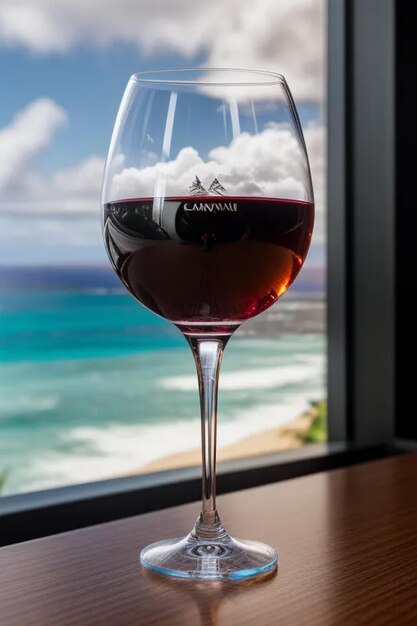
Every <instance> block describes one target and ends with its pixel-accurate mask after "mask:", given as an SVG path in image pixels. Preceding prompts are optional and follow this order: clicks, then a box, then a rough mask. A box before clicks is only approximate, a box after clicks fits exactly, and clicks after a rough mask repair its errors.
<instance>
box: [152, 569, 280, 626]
mask: <svg viewBox="0 0 417 626" xmlns="http://www.w3.org/2000/svg"><path fill="white" fill-rule="evenodd" d="M143 575H144V576H145V578H146V580H147V581H148V582H149V583H150V584H152V585H154V586H155V585H157V586H159V587H160V589H161V593H162V592H168V591H169V590H171V592H174V593H177V592H178V593H180V594H183V595H184V596H185V597H188V598H190V599H191V600H192V601H193V602H194V603H195V605H196V607H197V610H198V613H199V616H200V625H201V626H216V624H217V623H218V613H219V608H220V605H221V604H222V602H224V601H225V600H226V599H227V600H231V599H232V598H233V599H236V598H237V597H238V596H239V595H240V594H241V593H244V594H245V596H246V597H247V595H248V594H250V593H251V592H254V591H256V590H259V588H260V587H264V586H265V585H268V584H271V583H272V580H273V579H274V578H275V577H276V576H277V570H273V571H272V572H267V573H266V574H264V575H263V576H258V577H256V578H253V579H250V578H248V579H246V580H242V581H210V582H209V583H207V581H197V580H195V581H190V580H189V579H181V578H168V577H162V576H160V575H158V574H155V573H153V572H151V571H149V570H145V569H144V570H143ZM184 620H185V616H184ZM184 623H186V622H185V621H184Z"/></svg>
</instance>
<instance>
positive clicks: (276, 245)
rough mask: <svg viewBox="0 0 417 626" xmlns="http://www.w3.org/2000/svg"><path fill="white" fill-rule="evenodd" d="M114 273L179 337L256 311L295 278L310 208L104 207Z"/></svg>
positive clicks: (247, 203) (227, 202) (223, 199)
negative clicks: (180, 333) (176, 328)
mask: <svg viewBox="0 0 417 626" xmlns="http://www.w3.org/2000/svg"><path fill="white" fill-rule="evenodd" d="M103 220H104V221H103V226H104V239H105V244H106V248H107V251H108V254H109V257H110V260H111V262H112V265H113V267H114V269H115V270H116V272H117V274H118V275H119V277H120V279H121V280H122V282H123V283H124V285H125V286H126V287H127V288H128V289H129V291H130V292H131V293H132V294H133V295H134V296H135V297H136V298H137V300H139V302H141V303H142V304H144V305H145V306H146V307H148V308H149V309H151V310H152V311H154V312H155V313H157V314H158V315H161V316H162V317H164V318H166V319H168V320H170V321H172V322H174V323H175V324H177V325H178V326H179V327H180V328H181V329H182V330H183V331H184V332H192V333H199V332H207V330H209V329H213V332H215V331H216V330H218V331H219V332H221V331H222V329H224V328H227V327H228V326H236V325H239V324H240V323H241V322H242V321H244V320H246V319H248V318H250V317H253V316H254V315H257V314H258V313H261V312H262V311H264V310H265V309H267V308H268V307H269V306H271V305H272V304H273V303H274V302H275V301H276V300H277V299H278V298H279V296H281V295H282V294H283V293H285V291H286V290H287V289H288V287H289V286H290V284H291V283H292V281H293V280H294V278H295V277H296V276H297V274H298V272H299V270H300V268H301V266H302V264H303V262H304V259H305V256H306V254H307V251H308V247H309V244H310V240H311V234H312V228H313V220H314V205H313V204H312V203H309V202H301V201H296V200H283V199H277V198H251V197H237V196H184V197H175V198H174V197H172V198H143V199H140V198H136V199H128V200H120V201H117V202H110V203H108V204H106V205H105V206H104V214H103Z"/></svg>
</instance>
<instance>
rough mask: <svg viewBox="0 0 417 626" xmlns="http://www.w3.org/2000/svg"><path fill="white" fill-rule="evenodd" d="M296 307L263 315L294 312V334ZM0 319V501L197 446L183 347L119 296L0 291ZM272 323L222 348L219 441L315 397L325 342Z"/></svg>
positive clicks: (270, 423) (293, 412)
mask: <svg viewBox="0 0 417 626" xmlns="http://www.w3.org/2000/svg"><path fill="white" fill-rule="evenodd" d="M297 302H298V301H297V299H295V300H294V299H293V300H291V301H289V302H288V303H287V305H285V303H284V299H283V301H282V308H281V309H279V307H280V304H278V305H276V306H275V307H273V309H272V310H271V311H273V312H274V311H275V312H276V311H278V310H281V311H283V312H285V310H286V309H285V307H286V306H287V309H288V311H292V313H291V315H293V314H294V311H296V312H297V311H298V314H299V315H298V317H297V325H298V326H299V325H300V314H302V313H303V311H307V312H306V313H304V314H303V315H304V317H305V318H306V319H307V318H308V308H309V307H308V302H309V300H308V298H307V299H306V298H305V297H303V300H302V302H300V303H299V304H297ZM306 303H307V305H306ZM300 312H301V313H300ZM265 315H266V314H264V316H265ZM281 317H282V315H281ZM284 317H285V315H284ZM261 318H262V316H261ZM261 318H260V319H261ZM301 318H302V315H301ZM0 319H1V324H0V475H1V473H2V472H3V471H7V474H8V475H7V480H6V482H5V485H4V489H3V494H11V493H21V492H28V491H34V490H38V489H45V488H49V487H55V486H63V485H68V484H74V483H80V482H90V481H94V480H99V479H104V478H109V477H113V476H120V475H123V474H124V473H128V472H133V471H135V469H138V468H140V467H141V466H144V465H146V464H147V463H149V462H151V461H154V460H156V459H158V458H162V457H164V456H166V455H169V454H172V453H176V452H181V451H185V450H188V449H191V448H196V447H198V446H199V443H200V442H199V436H200V434H199V403H198V396H197V382H196V375H195V370H194V362H193V359H192V355H191V351H190V349H189V347H188V345H187V343H186V341H185V340H184V338H183V337H182V335H181V334H180V332H179V331H178V330H177V329H176V328H175V327H174V326H172V325H171V324H169V323H168V322H166V321H164V320H162V319H160V318H159V317H157V316H156V315H154V314H152V313H150V312H149V311H147V310H146V309H144V308H143V307H141V306H140V305H138V304H137V303H136V302H135V301H134V300H133V298H132V297H131V296H130V295H129V294H127V293H125V292H124V291H123V292H122V291H120V288H119V289H118V290H116V289H114V288H112V287H109V286H99V287H95V288H91V286H87V287H85V286H83V288H82V289H78V290H77V289H76V288H74V287H73V286H72V287H71V288H68V289H66V290H62V291H59V290H57V289H49V288H48V289H45V290H42V289H41V287H39V286H36V288H33V290H31V289H30V288H28V286H27V285H25V286H24V288H16V287H15V288H9V286H7V285H3V286H2V288H1V290H0ZM271 319H272V318H271V317H270V318H267V317H265V320H266V321H267V322H268V323H267V324H264V325H263V324H262V319H261V321H260V322H259V321H258V322H257V324H256V323H255V320H254V321H249V322H248V323H246V324H244V325H243V326H242V329H241V330H240V331H238V333H236V336H234V337H233V338H232V339H231V341H230V342H229V344H228V346H227V349H226V352H225V357H224V360H223V366H222V374H221V379H220V398H219V445H227V444H229V443H232V442H235V441H238V440H239V439H240V438H243V437H246V436H247V435H250V434H252V433H255V432H258V431H261V430H263V429H266V428H271V427H274V426H277V425H279V424H282V423H285V422H287V421H290V420H291V419H293V418H294V417H296V416H297V415H298V414H299V413H300V412H302V411H303V410H305V409H306V408H307V407H308V406H309V403H310V401H312V400H317V399H320V398H323V397H325V394H326V390H325V376H324V373H325V366H326V358H325V351H326V345H325V335H324V334H323V333H322V332H316V331H314V329H313V332H308V333H306V332H291V324H288V323H287V324H284V325H283V328H285V332H284V333H282V332H281V334H279V332H280V323H279V320H278V321H277V322H276V323H275V322H274V323H273V324H272V325H271ZM291 319H292V318H291ZM287 321H288V320H287ZM251 324H254V326H253V328H257V329H258V330H257V331H256V333H254V334H253V333H251V331H250V328H251ZM271 327H272V328H273V329H274V332H272V333H271ZM246 329H247V330H246ZM262 329H264V330H265V329H267V332H266V331H265V332H264V330H262ZM288 329H289V330H288ZM316 330H317V329H316ZM251 334H253V336H250V335H251Z"/></svg>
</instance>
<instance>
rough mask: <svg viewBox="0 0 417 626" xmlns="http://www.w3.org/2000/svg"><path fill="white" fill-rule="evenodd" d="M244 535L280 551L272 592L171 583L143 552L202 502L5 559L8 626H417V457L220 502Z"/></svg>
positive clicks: (29, 546) (29, 547)
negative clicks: (147, 566) (144, 563)
mask: <svg viewBox="0 0 417 626" xmlns="http://www.w3.org/2000/svg"><path fill="white" fill-rule="evenodd" d="M219 509H220V513H221V516H222V519H223V521H224V523H225V524H226V526H227V528H228V529H229V530H230V531H231V533H233V534H236V536H242V537H248V538H256V539H261V540H263V541H266V542H268V543H271V544H273V545H274V546H276V547H277V548H278V550H279V555H280V566H279V570H278V573H277V574H276V575H274V576H272V577H270V578H269V579H267V580H265V581H263V582H250V581H246V582H234V583H232V582H229V583H216V582H214V583H201V582H200V583H198V582H192V581H184V580H174V579H164V578H162V577H159V576H157V575H155V574H151V573H148V572H146V571H144V570H143V569H142V568H141V567H140V566H139V565H138V551H139V548H140V547H141V546H143V545H145V544H147V543H149V542H151V541H153V540H156V539H160V538H163V537H169V536H173V535H181V534H185V533H186V532H187V531H188V530H189V528H190V526H191V525H192V523H193V521H194V518H195V517H196V515H197V513H198V505H197V504H188V505H185V506H179V507H176V508H172V509H167V510H165V511H161V512H156V513H149V514H146V515H141V516H138V517H133V518H129V519H125V520H121V521H117V522H112V523H108V524H102V525H100V526H94V527H91V528H87V529H83V530H78V531H73V532H69V533H65V534H62V535H55V536H53V537H49V538H46V539H39V540H36V541H29V542H26V543H22V544H18V545H14V546H10V547H7V548H3V549H1V550H0V624H1V626H70V625H71V626H87V625H88V626H93V625H94V626H139V625H140V626H142V625H146V624H155V625H158V626H164V625H166V624H167V625H169V624H178V625H181V626H188V625H194V624H196V625H198V624H203V625H209V624H218V625H227V626H230V625H244V624H250V626H262V625H264V624H267V625H269V624H271V625H274V624H277V625H280V626H286V625H289V626H298V625H300V626H301V625H306V626H315V625H317V626H326V625H330V624H331V625H332V626H334V625H338V624H340V625H341V626H350V625H359V624H364V625H365V624H366V625H369V626H373V625H380V624H387V625H390V626H401V625H403V624H410V625H411V624H413V625H414V626H415V625H416V624H417V454H408V455H404V456H401V457H394V458H389V459H385V460H383V461H373V462H370V463H366V464H362V465H357V466H355V467H351V468H347V469H340V470H334V471H331V472H325V473H321V474H316V475H313V476H306V477H304V478H297V479H293V480H288V481H285V482H281V483H277V484H274V485H268V486H265V487H260V488H256V489H249V490H247V491H240V492H238V493H234V494H229V495H226V496H222V497H220V498H219Z"/></svg>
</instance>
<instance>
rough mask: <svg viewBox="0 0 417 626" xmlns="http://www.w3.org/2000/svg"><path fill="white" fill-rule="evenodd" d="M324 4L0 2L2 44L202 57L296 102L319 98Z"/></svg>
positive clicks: (261, 0)
mask: <svg viewBox="0 0 417 626" xmlns="http://www.w3.org/2000/svg"><path fill="white" fill-rule="evenodd" d="M325 6H326V2H325V0H279V1H278V0H257V1H254V0H211V1H210V2H203V1H202V0H153V1H152V2H148V1H146V0H118V2H117V3H116V2H115V1H114V2H111V1H109V2H103V1H102V0H88V2H81V0H76V1H74V0H37V1H36V2H34V0H2V3H1V4H0V41H3V43H4V44H6V45H8V46H15V45H20V46H24V47H26V48H28V49H29V50H31V51H33V52H35V53H49V52H64V51H67V50H69V49H71V48H73V47H75V46H77V45H80V44H87V45H95V46H98V47H104V46H108V45H111V44H113V43H114V42H117V41H124V42H129V43H133V44H136V45H137V46H139V48H140V49H141V50H142V51H143V52H144V53H146V54H155V53H161V52H176V53H179V54H181V55H185V56H188V57H192V56H193V55H196V54H202V55H203V56H204V65H206V66H212V67H245V66H246V67H250V68H263V69H271V70H274V71H277V72H280V73H282V74H284V75H285V76H286V77H287V80H288V83H289V85H290V87H291V89H292V91H293V93H294V95H295V97H296V98H297V99H310V100H317V99H321V98H322V95H323V92H324V74H325V71H324V66H325V63H324V55H325V54H324V50H325Z"/></svg>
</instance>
